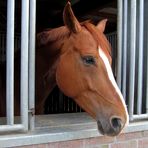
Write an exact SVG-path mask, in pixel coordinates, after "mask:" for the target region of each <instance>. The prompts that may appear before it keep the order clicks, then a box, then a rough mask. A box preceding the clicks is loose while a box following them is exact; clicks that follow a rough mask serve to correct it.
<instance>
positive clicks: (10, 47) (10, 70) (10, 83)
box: [6, 0, 14, 125]
mask: <svg viewBox="0 0 148 148" xmlns="http://www.w3.org/2000/svg"><path fill="white" fill-rule="evenodd" d="M6 46H7V47H6V50H7V62H6V63H7V72H6V73H7V74H6V75H7V78H6V79H7V80H6V83H7V84H6V100H7V124H8V125H13V123H14V0H8V2H7V43H6Z"/></svg>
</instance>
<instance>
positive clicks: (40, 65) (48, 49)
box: [0, 2, 129, 136]
mask: <svg viewBox="0 0 148 148" xmlns="http://www.w3.org/2000/svg"><path fill="white" fill-rule="evenodd" d="M63 21H64V26H61V27H58V28H54V29H47V30H45V31H42V32H41V33H38V34H37V39H36V63H35V64H36V71H35V77H36V78H35V113H36V114H43V112H44V104H45V101H46V99H47V97H48V96H49V94H50V92H51V91H52V89H53V88H54V87H55V86H56V85H57V86H58V87H59V89H60V90H61V91H62V92H63V93H64V94H65V95H66V96H68V97H70V98H72V99H73V100H74V101H75V102H76V103H77V104H78V105H79V106H80V107H81V108H82V109H83V110H84V111H86V112H87V113H88V114H89V115H90V116H91V117H93V118H94V119H95V120H96V122H97V125H98V130H99V131H100V133H102V134H103V135H108V136H115V135H118V134H119V133H120V132H121V131H122V130H123V128H124V127H125V126H126V125H127V124H128V122H129V117H128V112H127V107H126V104H125V102H124V99H123V96H122V94H121V92H120V90H119V88H118V86H117V84H116V82H115V79H114V76H113V72H112V69H111V63H112V58H111V46H110V44H109V42H108V40H107V39H106V37H105V35H104V30H105V27H106V22H107V19H104V20H102V21H100V22H99V23H98V24H97V25H93V24H92V23H91V22H90V21H84V22H82V23H80V22H79V21H78V20H77V18H76V16H75V15H74V12H73V10H72V8H71V4H70V2H67V4H66V6H65V7H64V11H63ZM18 61H19V60H18ZM16 63H19V62H16ZM17 67H19V66H17ZM15 71H16V73H17V71H19V70H18V69H17V68H16V69H15ZM15 77H17V74H16V76H15ZM16 80H17V79H16ZM0 82H1V81H0ZM0 86H1V85H0ZM15 87H16V88H15V90H18V88H19V83H18V82H17V83H16V85H15ZM18 98H19V92H18V91H16V93H15V98H14V99H15V100H17V99H18ZM0 100H2V98H1V99H0ZM1 104H2V103H1ZM3 106H4V105H3ZM15 106H16V107H15V109H17V110H15V115H18V114H19V112H20V109H19V101H15ZM3 110H4V112H2V111H1V113H2V114H3V115H5V109H3Z"/></svg>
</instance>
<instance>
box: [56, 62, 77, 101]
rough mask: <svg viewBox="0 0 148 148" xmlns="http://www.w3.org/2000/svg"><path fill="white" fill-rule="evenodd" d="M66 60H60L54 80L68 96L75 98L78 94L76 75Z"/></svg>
mask: <svg viewBox="0 0 148 148" xmlns="http://www.w3.org/2000/svg"><path fill="white" fill-rule="evenodd" d="M71 66H72V65H71V64H70V63H68V62H62V61H61V62H60V63H59V64H58V67H57V71H56V82H57V85H58V87H59V88H60V90H61V91H62V92H63V93H64V94H65V95H66V96H68V97H71V98H75V96H77V95H78V94H79V88H78V85H77V84H78V83H77V76H76V75H75V72H74V71H73V70H72V68H71Z"/></svg>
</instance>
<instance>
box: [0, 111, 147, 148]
mask: <svg viewBox="0 0 148 148" xmlns="http://www.w3.org/2000/svg"><path fill="white" fill-rule="evenodd" d="M36 127H37V128H36V130H35V131H32V132H31V131H30V132H27V133H17V134H16V133H15V134H12V133H11V134H5V135H0V145H1V146H3V147H10V146H11V147H14V146H25V145H33V144H43V143H49V142H58V141H67V140H75V139H84V138H91V137H98V136H102V135H101V134H99V132H98V130H97V125H96V122H95V121H94V120H93V119H92V118H91V117H90V116H88V115H87V114H86V113H72V114H60V115H44V116H37V117H36ZM144 130H148V121H139V122H133V123H130V124H129V126H128V127H126V128H125V130H124V131H123V132H124V133H129V132H137V131H144Z"/></svg>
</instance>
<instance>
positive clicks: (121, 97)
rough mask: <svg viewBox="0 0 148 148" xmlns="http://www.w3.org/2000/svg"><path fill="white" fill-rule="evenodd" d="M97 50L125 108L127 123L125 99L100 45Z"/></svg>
mask: <svg viewBox="0 0 148 148" xmlns="http://www.w3.org/2000/svg"><path fill="white" fill-rule="evenodd" d="M98 51H99V55H100V57H101V59H102V60H103V62H104V64H105V67H106V70H107V74H108V77H109V80H110V81H111V83H112V85H113V86H114V88H115V90H116V92H117V93H118V95H119V96H120V99H121V102H122V104H123V106H124V108H125V112H126V115H127V123H126V124H128V122H129V117H128V112H127V107H126V104H125V101H124V99H123V96H122V94H121V91H120V89H119V87H118V86H117V83H116V81H115V78H114V76H113V73H112V69H111V66H110V63H109V60H108V58H107V56H106V55H105V53H104V52H103V51H102V49H101V48H100V47H99V49H98Z"/></svg>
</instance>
